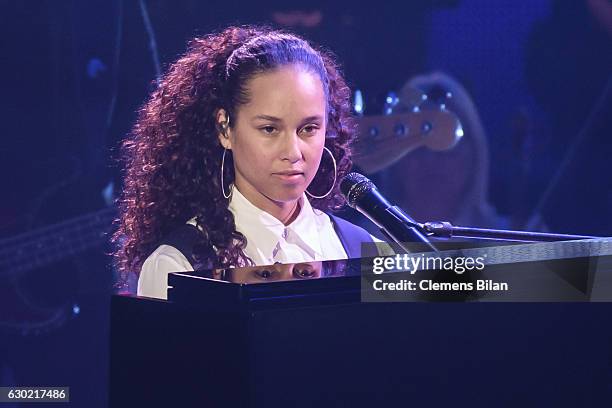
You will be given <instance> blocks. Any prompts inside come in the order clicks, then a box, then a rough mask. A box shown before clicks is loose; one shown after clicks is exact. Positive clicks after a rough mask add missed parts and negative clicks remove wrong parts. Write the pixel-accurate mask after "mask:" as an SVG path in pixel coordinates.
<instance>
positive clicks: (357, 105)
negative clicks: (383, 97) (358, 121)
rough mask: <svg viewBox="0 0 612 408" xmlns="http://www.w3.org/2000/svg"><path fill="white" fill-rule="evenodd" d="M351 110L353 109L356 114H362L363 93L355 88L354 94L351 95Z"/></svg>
mask: <svg viewBox="0 0 612 408" xmlns="http://www.w3.org/2000/svg"><path fill="white" fill-rule="evenodd" d="M353 111H355V114H356V115H357V116H363V112H364V105H363V94H362V93H361V91H360V90H359V89H356V90H355V94H354V95H353Z"/></svg>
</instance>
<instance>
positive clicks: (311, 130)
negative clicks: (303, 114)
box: [300, 124, 319, 135]
mask: <svg viewBox="0 0 612 408" xmlns="http://www.w3.org/2000/svg"><path fill="white" fill-rule="evenodd" d="M317 130H319V125H315V124H310V125H306V126H304V127H303V128H302V129H300V133H305V134H307V135H312V134H315V133H316V132H317Z"/></svg>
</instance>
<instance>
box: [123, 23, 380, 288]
mask: <svg viewBox="0 0 612 408" xmlns="http://www.w3.org/2000/svg"><path fill="white" fill-rule="evenodd" d="M349 96H350V92H349V89H348V88H347V86H346V84H345V82H344V80H343V78H342V76H341V75H340V73H339V72H338V69H337V67H336V65H335V63H334V62H333V60H332V58H331V57H330V56H329V55H327V54H325V53H322V52H320V51H316V50H314V49H313V48H312V47H311V46H310V45H309V44H308V43H307V42H306V41H304V40H302V39H301V38H299V37H296V36H294V35H291V34H286V33H282V32H278V31H273V30H269V29H265V28H258V27H246V28H245V27H230V28H228V29H226V30H224V31H223V32H221V33H219V34H213V35H209V36H206V37H204V38H196V39H195V40H193V41H192V43H191V45H190V47H189V49H188V51H187V53H186V54H185V55H184V56H182V57H181V58H180V59H179V60H178V61H177V62H175V63H174V64H173V65H172V66H171V67H170V68H169V71H168V73H167V74H166V75H165V77H164V78H162V80H161V82H160V85H159V88H158V89H157V90H156V91H155V92H154V93H153V94H152V95H151V98H150V99H149V101H148V102H147V103H146V104H145V105H144V107H143V108H142V109H141V111H140V113H139V117H138V120H137V122H136V125H135V127H134V130H133V132H132V134H131V136H130V137H129V138H128V139H127V140H126V141H125V142H124V145H123V148H124V159H125V162H126V175H125V183H124V191H123V195H122V198H121V200H120V210H121V218H120V220H119V229H118V231H117V232H116V233H115V235H114V240H115V242H117V243H119V248H118V250H117V252H116V254H115V256H116V259H117V261H118V269H119V271H120V272H121V273H122V275H123V276H126V275H127V274H128V273H129V272H131V271H134V272H136V273H137V274H139V280H138V294H139V295H144V296H151V297H161V298H165V297H166V288H167V274H168V272H177V271H187V270H192V269H194V268H212V267H215V268H227V267H237V266H249V265H270V264H274V263H277V262H280V263H296V262H304V261H315V260H325V259H343V258H347V257H349V256H350V257H355V256H357V257H358V256H359V253H358V251H359V247H360V243H361V242H364V241H366V242H371V241H372V238H371V237H370V235H369V234H367V233H366V232H365V231H364V230H362V229H360V228H358V227H356V226H353V225H352V224H349V223H348V222H346V221H343V220H341V219H339V218H337V217H334V216H329V215H328V214H326V213H325V212H324V211H330V210H332V209H335V208H338V207H340V206H342V204H343V197H342V196H341V194H340V193H339V181H340V180H341V179H342V178H343V177H344V176H345V175H346V174H347V173H348V171H349V170H350V167H351V164H352V163H351V160H350V147H349V146H350V143H351V142H352V140H353V138H354V135H355V133H354V128H353V124H352V122H351V117H350V104H349Z"/></svg>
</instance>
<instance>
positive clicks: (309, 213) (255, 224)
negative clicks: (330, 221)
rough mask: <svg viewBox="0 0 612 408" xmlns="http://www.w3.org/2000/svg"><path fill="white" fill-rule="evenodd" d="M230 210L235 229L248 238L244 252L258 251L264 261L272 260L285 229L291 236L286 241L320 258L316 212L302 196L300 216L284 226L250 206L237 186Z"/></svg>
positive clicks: (234, 188)
mask: <svg viewBox="0 0 612 408" xmlns="http://www.w3.org/2000/svg"><path fill="white" fill-rule="evenodd" d="M229 210H230V211H231V212H232V214H233V215H234V221H235V223H236V230H238V231H240V232H241V233H242V234H243V235H244V236H245V237H246V238H247V252H249V249H252V250H257V251H259V252H261V253H262V254H263V255H264V256H265V257H266V258H268V259H272V257H273V255H272V254H273V251H274V248H275V247H276V246H277V244H278V242H279V241H282V240H284V237H283V235H284V234H286V233H285V230H288V231H290V232H291V235H292V236H291V237H287V240H288V241H289V242H291V243H294V244H297V245H299V246H302V247H306V248H305V249H309V250H310V251H309V252H313V253H314V254H315V256H316V257H317V258H319V259H320V258H321V257H322V256H323V255H322V250H321V244H320V242H319V230H318V228H317V220H316V214H315V212H314V211H315V210H313V208H312V206H311V205H310V202H309V201H308V198H307V197H306V195H305V194H303V195H302V197H301V198H300V213H299V214H298V216H297V217H296V218H295V220H293V222H292V223H291V224H289V225H287V226H285V225H284V224H283V223H282V222H280V221H279V220H278V219H276V218H275V217H274V216H272V215H271V214H269V213H267V212H265V211H263V210H261V209H259V208H258V207H256V206H255V205H253V204H252V203H251V202H250V201H249V200H248V199H247V198H246V197H245V196H243V195H242V193H240V191H238V189H237V188H236V186H233V188H232V198H231V200H230V204H229ZM287 235H288V234H287ZM296 240H297V241H301V242H296ZM249 247H251V248H249Z"/></svg>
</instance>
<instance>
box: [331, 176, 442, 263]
mask: <svg viewBox="0 0 612 408" xmlns="http://www.w3.org/2000/svg"><path fill="white" fill-rule="evenodd" d="M340 191H341V192H342V194H343V195H344V197H345V198H346V201H347V202H348V205H350V206H351V207H353V208H354V209H356V210H357V211H359V212H360V213H361V214H363V215H365V216H366V218H368V219H369V220H370V221H372V222H373V223H374V224H376V225H377V226H378V228H380V230H381V232H382V233H383V234H384V235H385V236H386V237H388V238H389V239H390V240H392V241H394V242H396V243H397V244H398V245H399V246H400V247H402V249H404V250H405V251H406V252H413V250H414V248H413V249H410V248H408V246H407V245H406V243H408V242H417V243H421V244H423V245H425V247H426V248H427V249H429V250H432V251H435V252H437V251H438V250H437V249H436V247H434V246H433V245H432V244H431V242H429V240H428V239H427V238H426V237H425V235H423V234H422V233H421V232H420V231H419V230H420V229H421V225H420V224H419V223H418V222H416V221H415V220H413V219H412V218H411V217H410V216H408V214H406V213H405V212H404V211H403V210H402V209H401V208H399V207H397V206H394V205H391V204H390V203H389V201H387V199H385V198H384V197H383V196H382V195H381V194H380V193H379V192H378V189H377V188H376V186H375V185H374V183H372V182H371V181H370V180H369V179H368V178H367V177H365V176H364V175H362V174H359V173H350V174H348V175H347V176H346V177H345V178H344V179H343V180H342V182H341V183H340Z"/></svg>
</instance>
